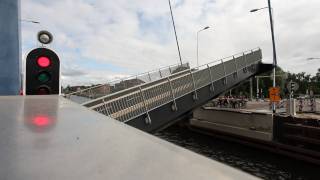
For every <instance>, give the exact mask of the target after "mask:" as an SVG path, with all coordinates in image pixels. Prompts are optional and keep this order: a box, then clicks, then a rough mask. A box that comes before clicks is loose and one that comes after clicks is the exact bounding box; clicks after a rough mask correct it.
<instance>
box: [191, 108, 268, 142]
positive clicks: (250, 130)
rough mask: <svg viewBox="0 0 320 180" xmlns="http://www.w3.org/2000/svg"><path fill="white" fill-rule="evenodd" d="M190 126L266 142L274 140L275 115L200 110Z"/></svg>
mask: <svg viewBox="0 0 320 180" xmlns="http://www.w3.org/2000/svg"><path fill="white" fill-rule="evenodd" d="M190 124H191V126H195V127H200V128H205V129H209V130H214V131H219V132H223V133H230V134H234V135H239V136H244V137H249V138H253V139H259V140H264V141H272V139H273V135H272V134H273V115H272V113H270V112H268V111H246V110H235V109H219V108H212V107H206V108H198V109H196V110H195V111H194V113H193V118H192V119H191V120H190Z"/></svg>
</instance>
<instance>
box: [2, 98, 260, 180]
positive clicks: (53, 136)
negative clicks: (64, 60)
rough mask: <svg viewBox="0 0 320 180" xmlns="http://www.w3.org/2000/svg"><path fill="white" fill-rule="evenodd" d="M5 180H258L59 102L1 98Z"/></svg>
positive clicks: (118, 123) (61, 99)
mask: <svg viewBox="0 0 320 180" xmlns="http://www.w3.org/2000/svg"><path fill="white" fill-rule="evenodd" d="M0 117H1V118H0V129H1V131H0V179H1V180H44V179H49V180H50V179H54V180H56V179H61V180H64V179H68V180H88V179H91V180H105V179H124V180H126V179H128V180H135V179H136V180H144V179H146V180H150V179H153V180H160V179H161V180H162V179H165V180H168V179H184V180H189V179H190V180H191V179H192V180H195V179H196V180H202V179H208V180H209V179H210V180H212V179H222V180H223V179H225V180H231V179H237V180H238V179H256V178H255V177H253V176H251V175H248V174H246V173H244V172H241V171H239V170H236V169H234V168H231V167H228V166H226V165H224V164H221V163H218V162H216V161H213V160H210V159H207V158H205V157H203V156H200V155H198V154H195V153H193V152H191V151H188V150H186V149H183V148H181V147H178V146H176V145H173V144H171V143H169V142H166V141H164V140H161V139H159V138H157V137H154V136H152V135H149V134H147V133H144V132H142V131H140V130H137V129H135V128H133V127H130V126H129V125H126V124H124V123H121V122H118V121H116V120H113V119H111V118H109V117H106V116H104V115H101V114H99V113H97V112H94V111H91V110H88V109H87V108H85V107H82V106H80V105H78V104H76V103H73V102H71V101H69V100H67V99H65V98H62V97H58V96H28V97H23V96H15V97H0Z"/></svg>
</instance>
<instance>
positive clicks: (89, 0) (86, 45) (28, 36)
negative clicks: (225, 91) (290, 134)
mask: <svg viewBox="0 0 320 180" xmlns="http://www.w3.org/2000/svg"><path fill="white" fill-rule="evenodd" d="M272 3H273V8H274V17H275V32H276V45H277V50H278V59H279V60H278V62H279V64H280V66H281V67H283V68H284V69H286V70H290V71H293V72H299V71H306V72H307V73H315V72H316V70H317V68H318V67H319V66H320V61H314V62H312V64H311V63H310V62H308V61H305V59H306V58H308V57H319V56H320V54H319V53H318V51H317V50H318V49H317V48H318V47H319V46H320V31H318V28H319V26H320V20H319V18H316V17H319V16H320V11H318V10H317V7H319V6H320V2H319V1H318V0H309V1H308V2H306V1H304V0H295V1H292V0H291V1H290V0H282V1H273V2H272ZM172 4H173V11H174V16H175V21H176V26H177V33H178V37H179V42H180V45H181V52H182V57H183V60H184V61H189V62H191V63H192V64H193V65H195V63H196V32H197V31H198V30H199V29H201V28H203V27H205V26H210V27H211V28H210V29H208V30H206V31H203V32H201V34H200V41H199V45H200V63H202V64H204V63H208V62H210V61H213V60H216V59H220V58H222V57H225V56H229V55H232V54H234V53H238V52H241V51H245V50H248V49H252V48H255V47H261V48H262V50H263V56H264V61H265V62H271V60H272V49H271V35H270V25H269V19H268V12H267V11H259V12H256V13H249V10H250V9H253V8H259V7H265V6H267V2H266V1H253V0H237V1H235V0H172ZM22 18H23V19H33V20H37V21H40V22H41V25H36V24H30V23H22V37H23V41H22V48H23V54H24V56H25V54H26V53H27V52H28V51H29V50H30V49H32V48H34V47H35V46H37V45H38V43H37V42H36V38H35V35H36V33H37V31H39V30H41V29H47V30H49V31H51V32H52V33H53V34H54V37H55V38H54V43H53V44H52V45H50V48H52V49H54V50H55V51H56V52H57V53H58V54H59V56H60V59H61V64H62V66H63V68H62V75H63V84H64V85H66V84H75V83H79V84H83V83H96V82H104V81H106V80H109V79H111V78H113V77H123V76H128V75H130V74H136V73H142V72H145V71H148V70H151V69H156V68H160V67H162V66H167V65H169V64H176V63H178V62H179V58H178V53H177V48H176V44H175V38H174V32H173V29H172V24H171V17H170V12H169V7H168V1H167V0H163V1H151V0H137V1H130V0H117V1H110V0H107V1H106V0H55V1H44V0H24V1H22ZM311 65H312V66H311Z"/></svg>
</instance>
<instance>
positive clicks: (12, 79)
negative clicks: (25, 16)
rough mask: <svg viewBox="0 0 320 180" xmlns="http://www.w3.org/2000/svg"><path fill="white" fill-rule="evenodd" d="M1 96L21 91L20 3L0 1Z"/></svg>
mask: <svg viewBox="0 0 320 180" xmlns="http://www.w3.org/2000/svg"><path fill="white" fill-rule="evenodd" d="M0 22H1V27H0V39H1V43H0V49H1V50H0V84H1V85H0V95H18V94H19V91H20V90H21V56H20V54H21V51H20V1H19V0H1V1H0Z"/></svg>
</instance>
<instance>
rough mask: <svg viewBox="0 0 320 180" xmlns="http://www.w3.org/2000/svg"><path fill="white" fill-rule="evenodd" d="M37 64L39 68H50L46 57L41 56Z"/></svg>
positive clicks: (49, 62)
mask: <svg viewBox="0 0 320 180" xmlns="http://www.w3.org/2000/svg"><path fill="white" fill-rule="evenodd" d="M37 63H38V65H39V66H40V67H42V68H46V67H49V66H50V64H51V61H50V59H49V58H48V57H45V56H42V57H39V58H38V60H37Z"/></svg>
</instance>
